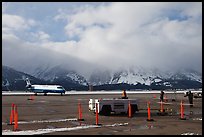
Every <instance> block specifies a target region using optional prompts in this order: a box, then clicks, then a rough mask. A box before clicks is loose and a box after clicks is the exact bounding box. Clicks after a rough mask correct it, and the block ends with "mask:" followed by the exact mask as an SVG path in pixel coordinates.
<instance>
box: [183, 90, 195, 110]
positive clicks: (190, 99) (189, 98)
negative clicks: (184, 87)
mask: <svg viewBox="0 0 204 137" xmlns="http://www.w3.org/2000/svg"><path fill="white" fill-rule="evenodd" d="M186 96H188V101H189V104H190V107H193V93H191V91H188V92H187V93H186V95H185V96H184V97H186Z"/></svg>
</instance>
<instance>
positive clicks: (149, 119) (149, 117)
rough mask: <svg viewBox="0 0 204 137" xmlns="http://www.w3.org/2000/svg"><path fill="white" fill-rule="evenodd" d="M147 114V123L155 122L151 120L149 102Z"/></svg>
mask: <svg viewBox="0 0 204 137" xmlns="http://www.w3.org/2000/svg"><path fill="white" fill-rule="evenodd" d="M147 113H148V118H147V121H154V120H153V119H151V113H150V102H149V101H148V103H147Z"/></svg>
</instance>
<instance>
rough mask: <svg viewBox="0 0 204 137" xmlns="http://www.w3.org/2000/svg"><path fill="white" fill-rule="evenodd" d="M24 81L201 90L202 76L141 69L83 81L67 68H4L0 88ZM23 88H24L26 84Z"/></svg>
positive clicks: (109, 72) (73, 86)
mask: <svg viewBox="0 0 204 137" xmlns="http://www.w3.org/2000/svg"><path fill="white" fill-rule="evenodd" d="M25 77H29V78H31V79H34V80H35V82H34V83H35V84H36V83H46V84H60V85H62V86H64V87H65V88H66V89H67V90H72V89H88V85H93V86H99V85H108V84H109V85H117V84H128V85H131V86H134V85H135V86H138V85H144V87H145V88H146V87H147V86H149V88H152V87H156V88H158V86H159V88H164V87H167V88H168V87H169V88H191V87H192V88H194V87H195V88H197V87H199V88H200V87H201V86H202V73H199V72H197V71H194V70H189V69H182V70H179V71H175V72H174V71H163V70H159V69H147V68H143V67H132V68H128V69H120V70H117V71H113V70H104V71H102V70H98V69H96V70H94V71H93V73H92V74H91V75H90V76H89V77H85V76H82V75H80V74H79V72H76V71H73V70H71V69H69V68H68V67H62V66H55V67H49V66H46V65H44V66H43V67H38V68H35V69H34V68H33V71H31V72H30V73H27V74H26V73H23V72H19V71H16V70H14V69H12V68H9V67H4V66H3V75H2V88H3V87H4V88H5V87H9V86H7V85H11V83H12V85H13V86H14V85H15V84H14V83H15V80H17V79H24V78H25ZM23 84H24V85H25V82H24V83H23ZM21 86H22V84H21ZM10 87H11V86H10ZM23 87H24V86H23ZM78 87H80V88H78ZM133 88H135V87H133Z"/></svg>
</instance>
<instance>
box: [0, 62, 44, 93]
mask: <svg viewBox="0 0 204 137" xmlns="http://www.w3.org/2000/svg"><path fill="white" fill-rule="evenodd" d="M26 78H29V79H30V80H31V82H32V83H35V84H40V83H45V82H44V81H43V80H41V79H38V78H35V77H33V76H31V75H29V74H26V73H23V72H19V71H16V70H15V69H13V68H10V67H7V66H2V90H13V89H15V90H26V88H25V86H26V82H25V79H26Z"/></svg>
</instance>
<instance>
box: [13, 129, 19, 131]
mask: <svg viewBox="0 0 204 137" xmlns="http://www.w3.org/2000/svg"><path fill="white" fill-rule="evenodd" d="M13 131H21V130H20V129H13Z"/></svg>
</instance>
